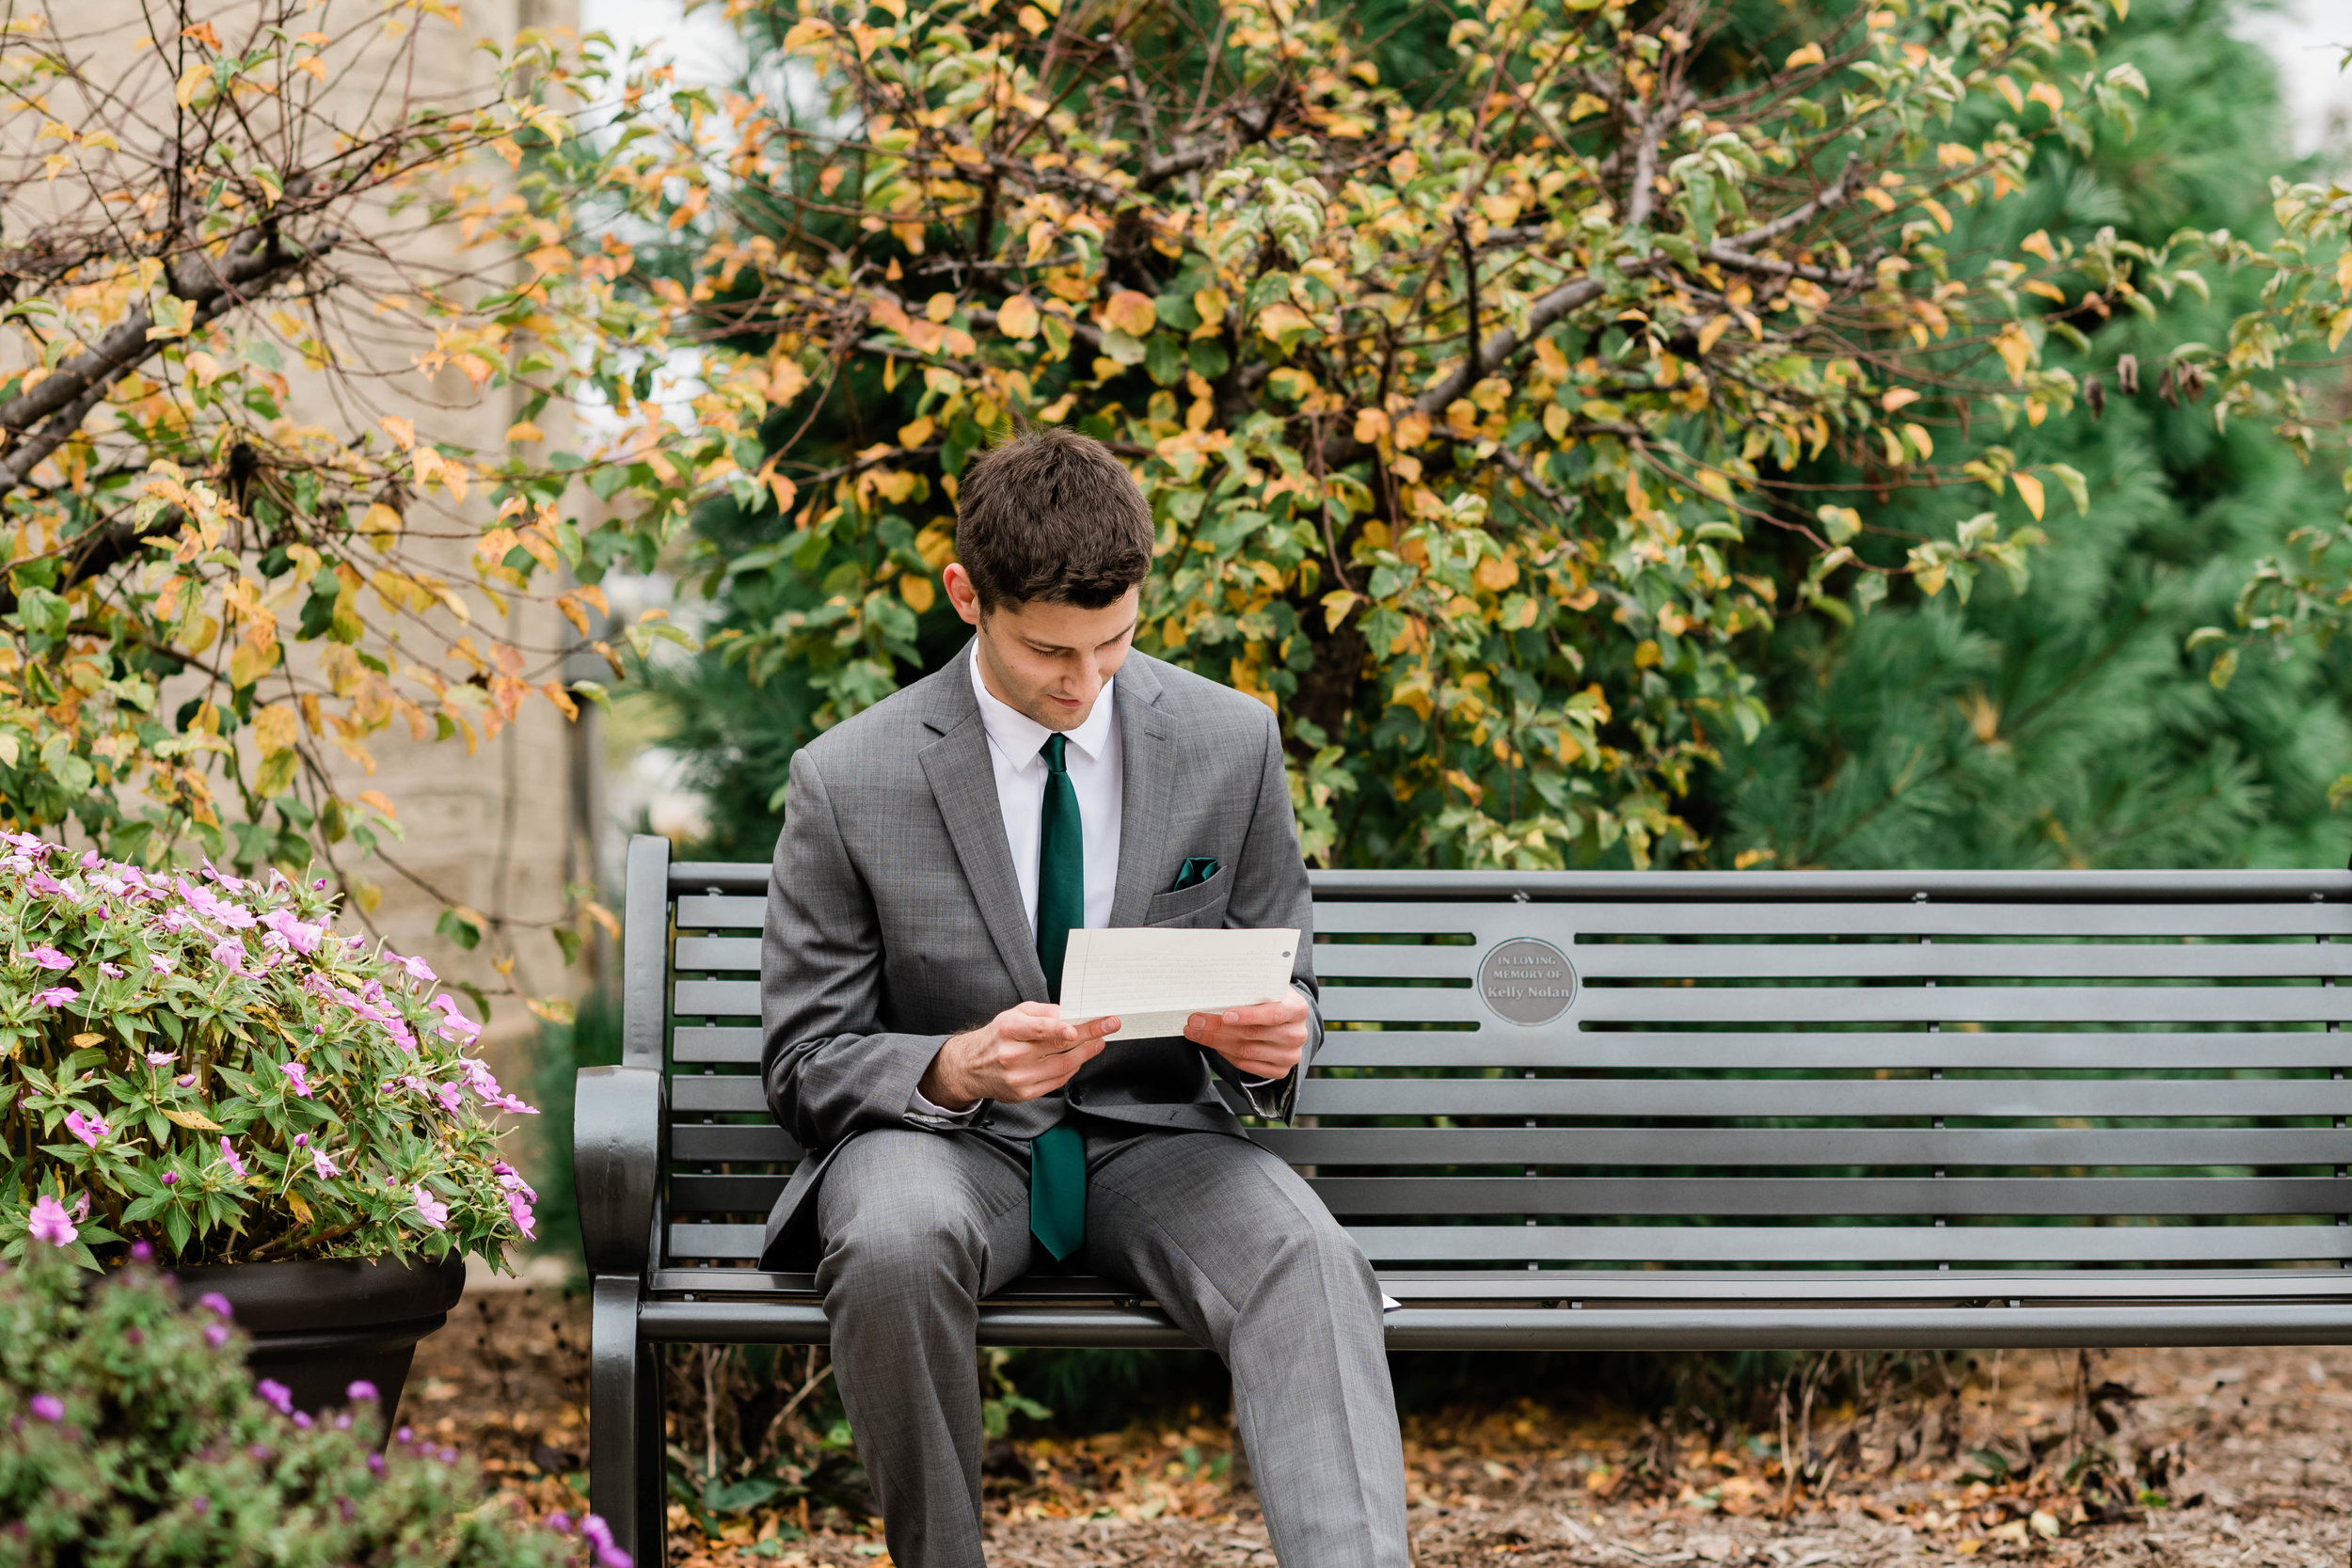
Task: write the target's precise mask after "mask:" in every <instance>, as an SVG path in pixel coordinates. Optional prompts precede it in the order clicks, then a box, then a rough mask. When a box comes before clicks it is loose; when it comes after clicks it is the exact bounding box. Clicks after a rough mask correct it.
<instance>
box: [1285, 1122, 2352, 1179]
mask: <svg viewBox="0 0 2352 1568" xmlns="http://www.w3.org/2000/svg"><path fill="white" fill-rule="evenodd" d="M1250 1137H1251V1139H1252V1140H1253V1141H1254V1142H1257V1143H1259V1144H1262V1145H1263V1146H1264V1147H1265V1148H1267V1149H1268V1150H1269V1151H1271V1152H1272V1153H1274V1154H1276V1155H1279V1156H1280V1157H1281V1159H1283V1160H1284V1161H1285V1162H1287V1163H1289V1164H1294V1165H1469V1166H1477V1165H1571V1166H1573V1165H1630V1166H1642V1165H1804V1166H1812V1167H1815V1168H1819V1169H1834V1168H1836V1167H1839V1166H1845V1165H1865V1166H1868V1165H1895V1166H1902V1165H1920V1166H1935V1165H1944V1166H1952V1165H2005V1166H2021V1167H2026V1168H2032V1167H2038V1166H2044V1165H2082V1166H2090V1167H2123V1168H2136V1167H2143V1166H2144V1167H2148V1168H2152V1169H2155V1168H2169V1167H2174V1166H2185V1165H2258V1166H2271V1165H2337V1164H2344V1163H2345V1156H2346V1154H2347V1153H2352V1133H2347V1132H2341V1131H2338V1130H2336V1129H2333V1128H2325V1127H2312V1128H2255V1127H2224V1128H2177V1127H2164V1128H2074V1127H2032V1128H1951V1129H1935V1128H1903V1129H1876V1128H1829V1129H1820V1128H1784V1127H1769V1128H1724V1127H1626V1128H1615V1127H1525V1128H1520V1127H1492V1128H1488V1127H1469V1128H1465V1127H1395V1128H1391V1127H1267V1128H1261V1129H1258V1130H1257V1131H1255V1132H1252V1133H1251V1134H1250Z"/></svg>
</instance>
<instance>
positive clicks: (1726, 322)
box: [1699, 316, 1731, 359]
mask: <svg viewBox="0 0 2352 1568" xmlns="http://www.w3.org/2000/svg"><path fill="white" fill-rule="evenodd" d="M1730 328H1731V318H1730V317H1729V316H1717V317H1716V318H1715V319H1714V320H1713V321H1711V322H1708V324H1707V325H1705V326H1702V327H1700V328H1699V357H1700V358H1702V359H1704V358H1706V357H1707V354H1708V350H1709V349H1711V348H1713V347H1714V346H1715V340H1717V339H1718V338H1721V337H1722V336H1723V335H1724V333H1725V332H1727V331H1729V330H1730Z"/></svg>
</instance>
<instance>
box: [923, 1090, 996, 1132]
mask: <svg viewBox="0 0 2352 1568" xmlns="http://www.w3.org/2000/svg"><path fill="white" fill-rule="evenodd" d="M987 1103H988V1101H984V1100H976V1101H973V1102H972V1103H971V1104H969V1105H967V1106H965V1107H964V1108H963V1109H962V1110H961V1111H950V1110H948V1109H946V1107H944V1106H940V1105H934V1104H932V1103H931V1102H930V1101H929V1100H928V1099H926V1098H924V1095H923V1090H922V1088H921V1086H920V1085H917V1086H916V1087H914V1088H912V1089H909V1090H908V1091H907V1115H909V1116H911V1117H929V1118H930V1119H931V1120H934V1121H951V1122H956V1123H962V1122H967V1121H970V1120H971V1119H972V1118H973V1117H976V1116H977V1115H979V1112H980V1107H981V1106H982V1105H985V1104H987Z"/></svg>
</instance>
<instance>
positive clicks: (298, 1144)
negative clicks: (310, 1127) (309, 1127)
mask: <svg viewBox="0 0 2352 1568" xmlns="http://www.w3.org/2000/svg"><path fill="white" fill-rule="evenodd" d="M294 1147H295V1148H310V1133H308V1132H296V1133H295V1134H294Z"/></svg>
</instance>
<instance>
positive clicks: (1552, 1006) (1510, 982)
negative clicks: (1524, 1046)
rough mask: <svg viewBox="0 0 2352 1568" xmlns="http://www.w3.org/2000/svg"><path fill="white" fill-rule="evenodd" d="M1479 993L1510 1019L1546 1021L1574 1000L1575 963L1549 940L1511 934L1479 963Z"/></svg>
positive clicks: (1497, 1011) (1564, 1009) (1525, 1021)
mask: <svg viewBox="0 0 2352 1568" xmlns="http://www.w3.org/2000/svg"><path fill="white" fill-rule="evenodd" d="M1478 994H1479V995H1481V996H1483V997H1485V998H1486V1006H1489V1007H1492V1008H1493V1009H1494V1010H1495V1011H1496V1013H1498V1014H1499V1015H1501V1016H1502V1017H1503V1018H1506V1019H1508V1020H1510V1021H1511V1022H1513V1023H1549V1022H1551V1021H1552V1020H1553V1019H1555V1018H1558V1017H1559V1016H1560V1015H1561V1014H1562V1013H1565V1012H1566V1011H1567V1010H1568V1004H1569V1003H1571V1002H1573V1001H1575V1000H1576V967H1575V966H1574V965H1573V964H1571V963H1569V962H1568V956H1567V955H1566V954H1565V953H1563V952H1561V951H1560V949H1558V948H1557V947H1554V946H1553V945H1552V944H1551V943H1549V942H1538V941H1536V940H1535V939H1534V937H1514V938H1513V939H1512V940H1511V941H1509V942H1504V943H1502V945H1501V946H1500V947H1497V948H1496V949H1495V950H1494V951H1493V952H1491V953H1489V954H1487V955H1486V962H1485V963H1483V964H1480V965H1479V966H1478Z"/></svg>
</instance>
